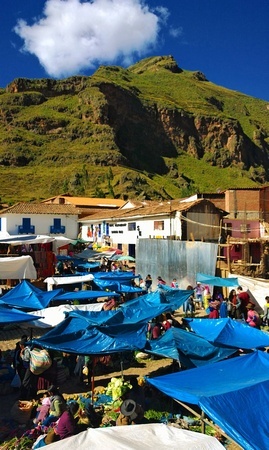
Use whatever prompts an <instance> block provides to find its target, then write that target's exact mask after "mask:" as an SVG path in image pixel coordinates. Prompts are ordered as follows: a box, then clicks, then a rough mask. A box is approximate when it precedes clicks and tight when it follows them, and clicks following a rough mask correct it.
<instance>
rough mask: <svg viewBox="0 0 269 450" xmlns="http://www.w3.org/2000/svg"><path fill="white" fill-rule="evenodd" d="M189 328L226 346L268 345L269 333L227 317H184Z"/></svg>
mask: <svg viewBox="0 0 269 450" xmlns="http://www.w3.org/2000/svg"><path fill="white" fill-rule="evenodd" d="M184 320H185V321H186V323H188V324H189V326H190V328H191V329H192V330H193V331H194V332H195V333H196V334H197V335H199V336H202V337H204V338H205V339H207V340H208V341H209V342H211V343H214V344H217V345H224V346H226V347H234V348H242V349H246V350H248V349H253V348H263V347H269V333H267V332H265V331H262V330H257V329H256V328H253V327H250V326H249V325H248V324H247V323H246V322H239V321H237V320H233V319H230V318H227V319H206V320H205V319H187V318H186V319H184Z"/></svg>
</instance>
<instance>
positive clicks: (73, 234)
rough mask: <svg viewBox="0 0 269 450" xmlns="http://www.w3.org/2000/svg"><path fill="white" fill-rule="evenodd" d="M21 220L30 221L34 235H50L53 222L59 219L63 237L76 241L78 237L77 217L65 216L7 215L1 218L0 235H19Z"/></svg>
mask: <svg viewBox="0 0 269 450" xmlns="http://www.w3.org/2000/svg"><path fill="white" fill-rule="evenodd" d="M23 218H29V219H31V225H34V226H35V233H34V234H45V235H51V233H50V226H53V224H54V223H53V220H54V219H61V225H63V226H65V233H62V234H63V236H66V237H68V238H70V239H76V238H77V236H78V216H77V215H66V214H55V215H54V214H26V213H25V214H7V215H6V216H1V233H2V234H3V233H5V232H7V233H9V234H10V235H17V234H19V232H18V226H19V225H22V219H23ZM52 236H54V235H53V234H52Z"/></svg>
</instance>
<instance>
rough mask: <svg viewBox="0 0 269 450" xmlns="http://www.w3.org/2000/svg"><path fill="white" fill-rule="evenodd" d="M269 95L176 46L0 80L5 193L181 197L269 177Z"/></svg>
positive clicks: (7, 198) (9, 197) (10, 197)
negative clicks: (239, 87) (171, 51)
mask: <svg viewBox="0 0 269 450" xmlns="http://www.w3.org/2000/svg"><path fill="white" fill-rule="evenodd" d="M268 169H269V105H268V103H266V102H265V101H263V100H259V99H256V98H252V97H249V96H247V95H244V94H242V93H239V92H236V91H231V90H229V89H225V88H223V87H220V86H216V85H215V84H213V83H211V82H210V81H208V80H207V79H206V77H205V75H203V74H202V73H201V72H190V71H186V70H182V69H181V68H179V66H178V65H177V63H176V61H175V60H174V58H173V57H172V56H163V57H154V58H147V59H143V60H141V61H140V62H138V63H137V64H135V65H133V66H131V67H129V68H128V69H123V68H121V67H116V66H100V67H99V68H98V70H97V71H96V72H95V73H94V74H93V75H92V76H91V77H85V76H76V77H71V78H67V79H64V80H52V79H24V78H18V79H15V80H14V81H13V82H11V83H10V84H9V85H8V86H7V88H6V89H0V174H1V180H2V188H1V201H2V202H9V203H12V202H15V201H28V200H40V199H44V198H47V197H50V196H53V195H57V194H59V193H63V192H67V191H68V192H70V193H71V194H73V195H83V196H90V197H94V196H96V197H103V196H106V197H117V198H137V199H145V198H146V199H165V198H166V199H167V198H179V197H183V196H186V195H190V194H192V193H194V192H216V191H218V190H223V189H227V188H238V187H255V186H260V185H261V184H264V183H267V182H269V171H268Z"/></svg>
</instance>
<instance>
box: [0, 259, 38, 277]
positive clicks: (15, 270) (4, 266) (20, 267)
mask: <svg viewBox="0 0 269 450" xmlns="http://www.w3.org/2000/svg"><path fill="white" fill-rule="evenodd" d="M0 277H1V279H2V280H22V279H28V280H36V278H37V273H36V269H35V266H34V261H33V259H32V258H31V256H30V255H25V256H18V257H14V258H13V257H5V258H0Z"/></svg>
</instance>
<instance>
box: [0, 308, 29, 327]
mask: <svg viewBox="0 0 269 450" xmlns="http://www.w3.org/2000/svg"><path fill="white" fill-rule="evenodd" d="M34 320H36V316H35V315H32V314H28V313H26V312H23V311H20V310H19V309H15V308H8V307H7V306H5V305H2V303H0V325H2V326H3V325H8V324H12V323H13V324H14V323H21V322H30V321H34Z"/></svg>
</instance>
